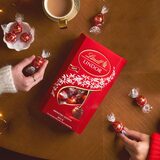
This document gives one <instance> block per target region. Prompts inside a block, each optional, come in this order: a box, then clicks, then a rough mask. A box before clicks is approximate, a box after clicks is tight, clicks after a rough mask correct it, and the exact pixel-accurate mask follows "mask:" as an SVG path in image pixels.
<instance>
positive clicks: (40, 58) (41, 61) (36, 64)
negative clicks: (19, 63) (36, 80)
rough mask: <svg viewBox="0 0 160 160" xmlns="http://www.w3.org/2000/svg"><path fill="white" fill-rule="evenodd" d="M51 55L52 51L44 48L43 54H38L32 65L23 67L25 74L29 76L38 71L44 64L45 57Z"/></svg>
mask: <svg viewBox="0 0 160 160" xmlns="http://www.w3.org/2000/svg"><path fill="white" fill-rule="evenodd" d="M49 56H50V53H49V52H47V51H45V50H43V51H42V54H41V56H37V57H36V58H35V59H34V60H33V62H32V63H31V64H30V65H28V66H26V67H25V68H24V69H23V74H24V75H25V76H26V77H28V76H31V75H33V74H34V73H36V72H37V71H38V70H39V69H40V68H41V67H42V65H43V64H44V62H45V59H46V58H48V57H49Z"/></svg>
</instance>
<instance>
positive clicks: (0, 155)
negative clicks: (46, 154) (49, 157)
mask: <svg viewBox="0 0 160 160" xmlns="http://www.w3.org/2000/svg"><path fill="white" fill-rule="evenodd" d="M0 159H3V160H45V159H40V158H35V157H30V156H26V155H23V154H19V153H16V152H12V151H9V150H6V149H4V148H0Z"/></svg>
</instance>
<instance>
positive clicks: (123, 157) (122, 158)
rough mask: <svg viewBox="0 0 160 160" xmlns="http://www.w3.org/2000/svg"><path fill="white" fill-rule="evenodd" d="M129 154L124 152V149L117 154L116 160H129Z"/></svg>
mask: <svg viewBox="0 0 160 160" xmlns="http://www.w3.org/2000/svg"><path fill="white" fill-rule="evenodd" d="M129 157H130V156H129V154H128V152H127V151H126V150H125V148H122V150H121V151H120V152H119V154H118V158H117V159H118V160H129Z"/></svg>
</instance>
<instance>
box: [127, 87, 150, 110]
mask: <svg viewBox="0 0 160 160" xmlns="http://www.w3.org/2000/svg"><path fill="white" fill-rule="evenodd" d="M129 96H130V97H131V98H133V100H134V101H135V102H136V104H137V105H138V106H139V107H141V108H142V111H143V112H144V113H149V112H150V111H151V110H152V106H151V105H150V104H148V103H147V98H146V97H144V96H142V95H139V90H138V89H137V88H133V89H132V90H131V91H130V93H129Z"/></svg>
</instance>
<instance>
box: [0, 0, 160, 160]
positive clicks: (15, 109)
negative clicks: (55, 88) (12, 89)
mask: <svg viewBox="0 0 160 160" xmlns="http://www.w3.org/2000/svg"><path fill="white" fill-rule="evenodd" d="M104 3H105V4H106V5H107V6H108V7H109V9H110V11H109V13H108V15H107V16H106V19H105V24H104V26H103V31H102V34H100V35H90V34H89V32H88V30H89V28H90V27H91V23H90V20H91V18H92V17H93V16H94V15H95V14H96V13H98V12H99V11H100V10H101V7H102V5H103V4H104ZM159 6H160V1H159V0H152V1H148V0H118V1H117V0H115V1H110V0H106V1H105V2H103V1H102V0H81V9H80V12H79V14H78V15H77V16H76V18H74V19H73V20H72V21H70V22H69V25H68V29H66V30H60V29H59V28H58V26H57V24H56V23H54V22H52V21H51V20H50V19H48V18H47V17H46V16H45V14H44V13H43V9H42V1H41V0H0V8H1V9H3V11H4V12H3V13H0V24H4V23H8V22H10V21H13V19H14V15H15V14H16V13H17V12H19V13H22V14H23V15H24V16H25V21H27V22H28V23H30V25H31V26H34V27H35V29H36V36H35V42H34V43H33V44H32V45H31V47H30V48H29V49H28V50H25V51H21V52H16V51H14V50H9V49H8V48H7V47H6V45H5V44H4V43H3V41H2V37H3V33H2V30H0V67H1V66H4V65H6V64H12V65H15V64H16V63H18V62H19V61H21V60H22V59H24V58H25V57H29V56H30V55H32V54H35V55H39V54H40V52H41V50H42V49H44V48H45V49H47V50H49V51H50V52H51V53H52V56H51V58H50V59H49V61H50V62H49V65H48V68H47V71H46V74H45V77H44V80H43V81H42V82H41V83H40V84H38V85H37V86H36V87H34V88H33V89H32V90H31V91H30V92H28V93H22V92H19V93H17V94H3V95H1V96H0V111H1V112H3V114H4V116H5V118H6V119H7V120H8V122H9V128H8V130H7V132H6V133H5V134H3V135H1V136H0V146H1V147H4V148H7V149H10V150H13V151H16V152H19V153H24V154H27V155H31V156H37V157H40V158H45V159H50V160H128V158H129V155H128V154H127V152H126V151H125V150H124V149H123V145H122V143H121V141H120V140H119V139H118V138H117V137H116V136H115V134H114V133H113V132H112V131H111V130H110V127H109V124H108V122H107V121H106V115H107V114H108V113H110V112H114V113H115V114H116V116H117V118H118V120H120V121H122V122H123V123H124V124H125V125H126V126H127V127H128V128H131V129H134V130H138V131H141V132H144V133H147V134H151V133H152V132H155V131H159V129H160V128H159V127H160V29H159V26H160V9H159ZM82 32H83V33H85V34H87V35H89V36H90V37H92V38H93V39H95V40H97V41H98V42H100V43H101V44H103V45H105V46H106V47H108V48H109V49H111V50H112V51H114V52H115V53H117V54H119V55H120V56H123V57H125V58H126V59H127V60H128V64H127V65H126V67H125V68H124V70H123V71H122V73H121V74H120V76H119V78H118V80H117V81H116V83H115V84H114V85H113V87H112V88H111V90H110V92H109V93H108V95H107V96H106V97H105V99H104V100H103V102H102V103H101V105H100V107H99V109H98V110H97V112H96V114H95V115H94V116H93V118H92V120H91V121H90V123H89V125H88V126H87V128H86V129H85V131H84V133H83V134H82V135H77V134H75V133H73V132H71V131H69V130H68V129H66V128H65V127H63V126H61V125H59V124H58V123H57V122H55V121H54V120H52V119H50V118H49V117H46V116H44V115H43V114H42V113H41V112H40V104H41V100H42V98H43V96H44V94H45V92H46V91H47V89H48V87H49V86H50V85H51V83H52V81H53V79H54V77H55V76H56V74H57V73H58V70H59V69H60V67H61V65H62V64H63V63H64V61H65V59H66V57H67V55H68V54H69V52H70V50H71V48H72V45H73V42H74V39H75V38H77V37H78V36H79V34H80V33H82ZM132 87H138V88H140V90H141V93H142V94H143V95H145V96H146V97H147V98H148V101H149V103H150V104H152V105H153V107H154V109H153V111H152V112H151V113H149V114H143V113H142V112H141V110H140V108H139V107H137V106H135V105H134V104H133V103H132V100H131V99H130V98H129V97H128V92H129V90H130V89H131V88H132Z"/></svg>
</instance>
